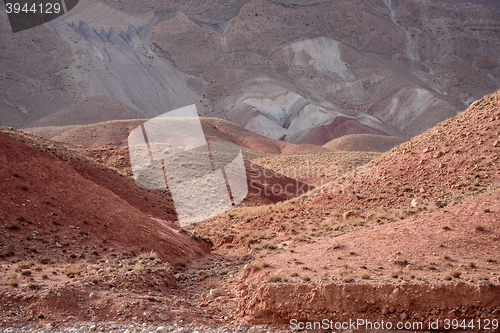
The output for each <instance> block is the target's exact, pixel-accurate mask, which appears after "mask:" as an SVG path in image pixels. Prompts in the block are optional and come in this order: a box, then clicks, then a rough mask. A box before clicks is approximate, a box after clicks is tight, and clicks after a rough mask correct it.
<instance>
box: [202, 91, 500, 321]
mask: <svg viewBox="0 0 500 333" xmlns="http://www.w3.org/2000/svg"><path fill="white" fill-rule="evenodd" d="M499 135H500V92H497V93H495V94H492V95H489V96H485V97H484V98H482V99H481V100H478V101H476V102H475V103H473V104H472V105H471V107H470V108H468V109H467V110H466V111H464V112H462V113H460V114H459V115H457V116H456V117H454V118H452V119H448V120H446V121H444V122H442V123H440V124H439V125H437V126H436V127H434V128H433V129H431V130H429V131H427V132H426V133H424V134H422V135H420V136H417V137H415V138H413V139H411V140H410V141H409V142H406V143H402V144H401V145H399V146H397V147H395V148H393V149H392V150H391V151H389V152H386V153H384V154H382V155H381V156H380V158H378V159H376V160H374V161H372V162H370V163H368V164H367V165H365V166H363V167H361V168H358V169H356V171H355V172H348V173H346V174H345V175H343V176H340V177H339V178H338V179H336V180H335V181H333V182H332V183H330V184H328V185H326V186H324V187H322V188H318V189H315V190H313V191H311V192H310V193H308V194H305V195H303V196H301V197H299V198H295V199H292V200H290V201H288V202H285V203H282V204H277V205H274V206H271V207H267V208H265V209H261V210H260V211H245V210H243V209H240V210H238V209H235V210H234V211H232V212H228V214H227V215H224V216H221V217H218V218H215V219H213V220H211V221H209V222H206V223H202V224H198V225H196V230H197V232H201V233H202V234H204V235H206V236H207V237H210V238H212V239H213V241H214V244H215V245H216V246H217V247H218V250H217V251H218V252H222V253H227V254H228V255H229V253H232V252H231V251H234V250H227V249H228V248H237V249H238V250H237V251H238V252H239V253H245V252H246V251H248V249H251V250H250V253H252V255H254V256H255V257H256V258H259V259H256V260H255V261H254V262H253V263H251V264H249V265H248V266H247V269H246V270H244V271H243V272H242V273H241V276H240V280H239V281H240V282H239V283H241V281H246V283H247V287H246V289H245V290H247V292H248V295H251V296H249V297H247V298H245V299H242V300H241V301H240V306H241V309H242V312H241V313H243V314H245V315H248V316H249V317H252V318H255V317H257V318H261V319H264V318H266V319H267V320H272V319H271V318H274V316H278V317H279V318H281V319H282V320H285V321H286V320H288V319H290V318H294V317H295V316H297V315H298V313H299V312H300V313H302V312H303V311H305V313H307V314H308V316H310V317H311V318H319V316H320V315H319V314H320V313H321V314H324V311H326V312H327V313H330V314H331V316H332V317H333V318H337V319H339V320H340V315H341V314H342V313H343V311H347V312H349V315H348V317H349V318H350V317H352V318H368V319H372V320H374V319H375V318H377V320H396V319H397V318H400V316H401V315H403V314H404V317H405V318H408V319H409V320H414V321H417V320H423V319H425V318H434V319H437V318H439V319H443V318H445V317H447V316H452V317H453V318H455V317H460V315H462V316H465V317H466V318H472V317H474V316H475V313H476V312H475V311H476V306H477V304H479V303H480V304H482V305H481V306H482V307H489V306H491V308H488V309H489V310H480V313H481V314H484V315H485V316H487V317H488V318H493V317H492V315H491V311H497V310H498V309H499V307H500V304H498V302H496V301H493V298H495V297H498V295H499V294H500V288H499V286H498V284H499V283H500V279H499V276H500V269H499V266H498V263H499V262H500V256H499V255H498V251H497V248H498V246H500V245H499V244H498V240H499V239H500V216H499V212H500V207H499V205H498V199H499V195H498V193H499V192H500V173H499V172H498V167H497V163H496V161H497V160H498V158H500V137H499ZM221 225H225V226H226V228H227V229H228V230H226V231H225V233H224V234H223V235H222V234H221V233H219V232H218V231H217V230H218V229H219V228H220V226H221ZM228 226H230V227H228ZM228 233H229V234H230V237H229V236H228ZM228 244H229V245H228ZM262 280H264V281H268V282H270V281H278V282H282V283H281V284H280V283H278V284H270V283H269V284H264V283H262V282H260V281H262ZM309 281H314V283H311V282H309ZM283 282H284V283H283ZM350 283H352V285H349V284H350ZM314 288H320V289H321V290H323V291H322V292H321V295H322V296H320V297H319V298H316V297H314V299H315V300H318V301H314V302H311V303H307V300H306V299H309V297H313V296H312V295H313V294H315V291H313V289H314ZM488 288H489V289H488ZM386 289H387V290H386ZM396 289H400V291H401V292H402V293H401V294H398V296H397V297H396V296H395V297H394V298H393V297H392V296H391V297H390V299H391V301H390V302H389V303H387V298H386V297H389V296H388V295H389V294H391V293H394V290H396ZM315 290H316V291H317V289H315ZM384 290H385V291H384ZM409 290H412V292H409ZM439 290H442V291H439ZM446 290H449V291H446ZM473 290H474V293H475V292H478V293H479V294H481V295H484V296H481V297H478V298H477V302H479V303H476V298H469V297H464V295H468V294H469V293H471V292H472V291H473ZM415 293H422V294H423V295H428V297H427V296H426V297H423V298H421V299H419V301H418V302H417V301H415ZM490 293H491V295H492V297H493V298H490V297H487V296H486V295H490ZM285 294H286V295H293V296H292V297H294V298H296V297H299V298H300V300H299V301H291V298H289V297H288V296H285ZM347 294H350V295H354V294H355V295H356V299H358V301H357V302H354V303H351V302H347V303H341V304H336V305H332V304H331V302H328V301H326V300H327V299H328V298H329V297H333V295H345V297H347V296H346V295H347ZM445 294H446V295H447V296H446V297H444V296H442V295H445ZM391 295H392V294H391ZM493 295H494V296H493ZM335 297H337V296H335ZM342 297H343V296H342ZM495 299H496V298H495ZM410 300H412V301H410ZM372 301H373V302H372ZM304 302H306V303H307V304H309V305H308V306H304V305H303V304H305V303H304ZM384 309H385V310H384ZM391 309H392V310H391ZM454 309H455V311H456V309H460V310H463V311H462V312H459V313H457V312H454V311H452V310H454ZM483 309H484V308H483ZM338 311H340V312H338ZM308 318H309V317H308Z"/></svg>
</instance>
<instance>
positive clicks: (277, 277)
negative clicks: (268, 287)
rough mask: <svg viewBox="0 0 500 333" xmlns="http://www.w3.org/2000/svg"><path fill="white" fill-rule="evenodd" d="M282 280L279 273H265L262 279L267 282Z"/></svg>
mask: <svg viewBox="0 0 500 333" xmlns="http://www.w3.org/2000/svg"><path fill="white" fill-rule="evenodd" d="M282 280H283V277H282V276H281V275H280V274H274V275H267V276H266V277H265V278H264V281H266V282H268V283H274V282H281V281H282Z"/></svg>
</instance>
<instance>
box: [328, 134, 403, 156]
mask: <svg viewBox="0 0 500 333" xmlns="http://www.w3.org/2000/svg"><path fill="white" fill-rule="evenodd" d="M405 141H408V140H407V139H404V138H399V137H393V136H387V135H373V134H352V135H345V136H342V137H340V138H337V139H333V140H332V141H329V142H328V143H325V144H324V145H323V147H325V148H328V149H332V150H344V151H371V152H379V153H383V152H386V151H388V150H391V149H392V148H393V147H394V146H397V145H399V144H401V143H403V142H405Z"/></svg>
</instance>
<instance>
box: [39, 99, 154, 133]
mask: <svg viewBox="0 0 500 333" xmlns="http://www.w3.org/2000/svg"><path fill="white" fill-rule="evenodd" d="M144 118H146V116H145V115H144V114H142V113H140V112H138V111H136V110H134V109H132V108H131V107H129V106H127V105H125V104H123V103H122V102H120V101H118V100H117V99H115V98H113V97H111V96H103V95H101V96H94V97H91V98H89V99H86V100H85V101H83V102H79V103H77V104H75V105H72V106H70V107H69V108H66V109H64V110H61V111H58V112H56V113H53V114H51V115H49V116H46V117H44V118H42V119H39V120H37V121H35V122H34V123H32V124H30V125H29V126H30V127H48V126H70V125H88V124H95V123H102V122H105V121H109V120H120V119H144Z"/></svg>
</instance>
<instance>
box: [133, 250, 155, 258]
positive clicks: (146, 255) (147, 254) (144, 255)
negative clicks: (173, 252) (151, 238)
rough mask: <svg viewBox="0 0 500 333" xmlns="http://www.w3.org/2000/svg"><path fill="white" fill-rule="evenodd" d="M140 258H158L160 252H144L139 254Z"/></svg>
mask: <svg viewBox="0 0 500 333" xmlns="http://www.w3.org/2000/svg"><path fill="white" fill-rule="evenodd" d="M138 258H139V259H149V260H155V259H158V254H157V253H156V252H155V251H149V252H142V253H140V254H139V256H138Z"/></svg>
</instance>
